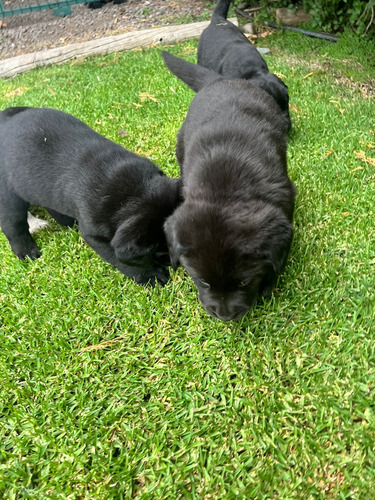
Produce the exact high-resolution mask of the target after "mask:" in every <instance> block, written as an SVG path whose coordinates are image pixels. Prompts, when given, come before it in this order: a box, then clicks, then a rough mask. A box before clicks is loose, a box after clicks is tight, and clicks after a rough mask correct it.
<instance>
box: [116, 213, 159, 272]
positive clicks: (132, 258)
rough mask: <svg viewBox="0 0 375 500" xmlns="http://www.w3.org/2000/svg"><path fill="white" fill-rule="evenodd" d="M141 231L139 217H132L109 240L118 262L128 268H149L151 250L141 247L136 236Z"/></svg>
mask: <svg viewBox="0 0 375 500" xmlns="http://www.w3.org/2000/svg"><path fill="white" fill-rule="evenodd" d="M141 231H142V220H141V217H138V216H133V217H130V218H129V219H127V220H126V221H124V222H123V223H122V224H121V225H120V226H119V227H118V229H117V231H116V233H115V235H114V237H113V238H112V240H111V246H112V248H113V249H114V251H115V254H116V257H117V258H118V260H119V261H120V262H123V263H125V264H127V265H129V266H136V267H149V266H151V265H152V252H153V250H154V249H153V248H151V247H147V246H144V245H141V244H140V243H139V241H138V239H137V236H139V235H140V234H141Z"/></svg>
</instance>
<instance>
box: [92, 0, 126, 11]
mask: <svg viewBox="0 0 375 500" xmlns="http://www.w3.org/2000/svg"><path fill="white" fill-rule="evenodd" d="M111 1H112V0H98V1H97V2H89V3H87V7H88V8H89V9H101V8H102V7H104V5H106V4H107V3H109V2H111ZM124 2H126V0H113V4H114V5H116V4H121V3H124Z"/></svg>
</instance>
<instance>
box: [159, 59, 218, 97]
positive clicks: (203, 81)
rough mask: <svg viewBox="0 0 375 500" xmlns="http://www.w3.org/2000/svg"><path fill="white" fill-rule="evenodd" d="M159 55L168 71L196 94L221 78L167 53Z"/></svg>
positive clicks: (212, 72) (213, 72) (201, 67)
mask: <svg viewBox="0 0 375 500" xmlns="http://www.w3.org/2000/svg"><path fill="white" fill-rule="evenodd" d="M161 55H162V57H163V59H164V62H165V64H166V66H167V68H168V69H169V71H171V72H172V73H173V74H174V75H175V76H177V78H179V79H180V80H182V81H183V82H184V83H186V85H188V86H189V87H190V88H191V89H192V90H194V92H198V91H199V90H200V89H202V88H203V87H205V86H206V85H208V84H209V83H211V82H214V81H215V80H218V79H220V78H221V77H220V75H219V74H218V73H215V71H211V70H209V69H207V68H204V67H203V66H199V65H198V64H193V63H191V62H188V61H184V60H183V59H180V58H179V57H176V56H173V55H172V54H170V53H169V52H165V51H162V53H161Z"/></svg>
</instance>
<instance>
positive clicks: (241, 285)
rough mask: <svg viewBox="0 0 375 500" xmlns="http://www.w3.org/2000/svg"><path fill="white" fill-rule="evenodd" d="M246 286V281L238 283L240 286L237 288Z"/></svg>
mask: <svg viewBox="0 0 375 500" xmlns="http://www.w3.org/2000/svg"><path fill="white" fill-rule="evenodd" d="M247 285H248V283H247V282H246V281H240V284H239V285H238V287H239V288H245V287H246V286H247Z"/></svg>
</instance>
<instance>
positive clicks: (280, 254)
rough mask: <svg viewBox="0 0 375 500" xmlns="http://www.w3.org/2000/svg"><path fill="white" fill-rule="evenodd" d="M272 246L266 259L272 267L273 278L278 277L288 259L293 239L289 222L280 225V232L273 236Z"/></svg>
mask: <svg viewBox="0 0 375 500" xmlns="http://www.w3.org/2000/svg"><path fill="white" fill-rule="evenodd" d="M274 236H275V238H274V241H273V245H272V247H271V249H270V252H269V255H268V259H269V261H270V264H271V265H272V269H273V272H274V273H275V276H278V275H279V274H280V273H281V272H282V271H283V269H284V267H285V264H286V260H287V258H288V254H289V250H290V246H291V244H292V239H293V227H292V224H291V223H290V222H289V221H285V222H284V224H283V225H282V231H280V232H279V234H275V235H274Z"/></svg>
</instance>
